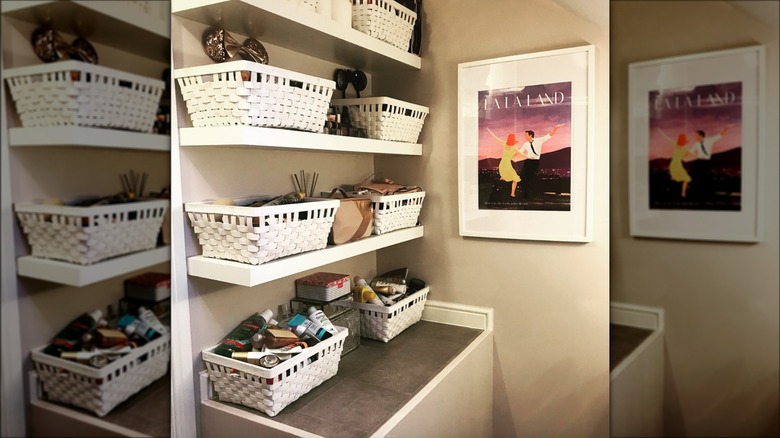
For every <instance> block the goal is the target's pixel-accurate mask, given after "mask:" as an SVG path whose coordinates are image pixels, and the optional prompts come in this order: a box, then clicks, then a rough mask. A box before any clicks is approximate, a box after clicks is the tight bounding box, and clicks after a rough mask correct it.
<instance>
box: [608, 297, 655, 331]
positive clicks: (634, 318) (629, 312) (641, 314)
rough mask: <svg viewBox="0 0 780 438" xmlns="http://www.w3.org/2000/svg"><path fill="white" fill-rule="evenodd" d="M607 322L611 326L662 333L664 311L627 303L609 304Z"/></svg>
mask: <svg viewBox="0 0 780 438" xmlns="http://www.w3.org/2000/svg"><path fill="white" fill-rule="evenodd" d="M609 322H610V323H612V324H618V325H625V326H629V327H638V328H643V329H648V330H658V331H661V332H662V331H664V325H665V324H664V309H662V308H660V307H650V306H640V305H638V304H628V303H618V302H614V301H613V302H610V303H609Z"/></svg>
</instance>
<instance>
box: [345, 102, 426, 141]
mask: <svg viewBox="0 0 780 438" xmlns="http://www.w3.org/2000/svg"><path fill="white" fill-rule="evenodd" d="M332 104H333V105H334V106H335V107H337V109H338V111H339V112H340V111H342V107H344V106H346V107H347V109H348V111H349V118H350V122H351V123H352V125H354V126H356V127H358V128H363V129H365V130H366V132H367V133H368V137H369V138H373V139H375V140H389V141H400V142H405V143H417V138H418V137H419V136H420V131H421V130H422V127H423V122H425V117H426V116H427V115H428V107H425V106H421V105H415V104H413V103H408V102H404V101H402V100H398V99H393V98H390V97H360V98H354V99H333V102H332Z"/></svg>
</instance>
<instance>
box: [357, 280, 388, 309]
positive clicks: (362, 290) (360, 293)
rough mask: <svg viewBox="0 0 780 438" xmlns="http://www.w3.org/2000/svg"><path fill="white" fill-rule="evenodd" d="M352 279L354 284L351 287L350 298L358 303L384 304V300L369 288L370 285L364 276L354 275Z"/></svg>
mask: <svg viewBox="0 0 780 438" xmlns="http://www.w3.org/2000/svg"><path fill="white" fill-rule="evenodd" d="M352 280H353V281H352V284H354V285H355V286H353V287H352V299H354V300H355V301H357V302H358V303H369V304H376V305H378V306H384V305H385V302H384V301H383V300H382V299H380V298H379V297H380V295H378V294H377V293H376V292H374V290H373V289H371V286H369V285H368V283H367V282H366V280H365V279H364V278H361V277H358V276H355V278H353V279H352Z"/></svg>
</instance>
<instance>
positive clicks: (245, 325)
mask: <svg viewBox="0 0 780 438" xmlns="http://www.w3.org/2000/svg"><path fill="white" fill-rule="evenodd" d="M273 316H274V313H273V312H272V311H271V310H270V309H266V310H263V311H262V312H260V313H255V314H253V315H251V316H250V317H248V318H247V319H245V320H244V321H242V322H241V324H239V325H238V326H237V327H236V328H234V329H233V330H231V332H230V333H228V335H227V336H225V338H224V339H223V340H222V342H221V343H220V344H219V345H218V346H217V347H216V348H215V349H214V353H216V354H219V355H221V356H225V357H231V355H232V354H233V352H235V351H251V350H252V336H254V334H255V333H258V332H262V331H263V330H265V329H266V328H267V327H268V321H269V320H270V319H271V318H273Z"/></svg>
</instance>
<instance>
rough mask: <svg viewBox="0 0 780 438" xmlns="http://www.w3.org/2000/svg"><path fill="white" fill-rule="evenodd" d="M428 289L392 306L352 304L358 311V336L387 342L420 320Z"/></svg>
mask: <svg viewBox="0 0 780 438" xmlns="http://www.w3.org/2000/svg"><path fill="white" fill-rule="evenodd" d="M429 290H430V289H429V288H428V287H425V288H423V289H421V290H419V291H417V292H415V293H413V294H412V295H410V296H408V297H406V298H404V299H402V300H401V301H399V302H397V303H395V304H393V305H392V306H380V305H378V304H369V303H358V302H354V301H353V302H352V307H353V308H355V309H357V310H359V311H360V336H362V337H364V338H369V339H375V340H377V341H382V342H387V341H389V340H391V339H393V338H394V337H396V336H398V335H399V334H400V333H401V332H403V331H404V330H406V329H407V328H409V327H410V326H411V325H412V324H415V323H416V322H418V321H419V320H420V318H422V312H423V308H425V302H426V301H427V300H428V292H429Z"/></svg>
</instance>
